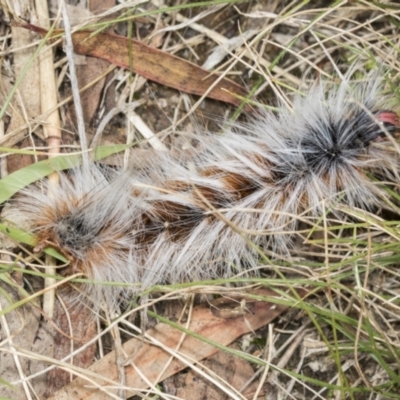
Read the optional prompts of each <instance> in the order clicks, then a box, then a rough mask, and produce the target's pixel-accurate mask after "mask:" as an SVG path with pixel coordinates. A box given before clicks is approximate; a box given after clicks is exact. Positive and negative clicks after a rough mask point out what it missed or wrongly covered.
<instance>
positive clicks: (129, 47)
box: [13, 22, 248, 106]
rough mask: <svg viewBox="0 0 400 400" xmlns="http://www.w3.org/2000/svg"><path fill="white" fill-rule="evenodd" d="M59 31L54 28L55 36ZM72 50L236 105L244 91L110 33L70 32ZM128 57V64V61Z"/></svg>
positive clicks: (176, 59)
mask: <svg viewBox="0 0 400 400" xmlns="http://www.w3.org/2000/svg"><path fill="white" fill-rule="evenodd" d="M13 25H14V26H15V25H17V26H20V27H23V28H27V29H30V30H32V31H35V32H38V33H40V34H42V35H44V34H46V33H47V31H46V30H44V29H42V28H40V27H37V26H35V25H31V24H19V23H16V22H14V23H13ZM61 33H62V31H60V30H57V31H54V33H53V35H57V36H59V35H60V34H61ZM72 41H73V44H74V51H75V52H76V53H78V54H83V55H86V56H92V57H97V58H101V59H103V60H107V61H109V62H110V63H113V64H116V65H118V66H120V67H123V68H126V69H130V68H132V71H133V72H135V73H137V74H139V75H142V76H144V77H145V78H146V79H150V80H152V81H154V82H157V83H160V84H162V85H166V86H169V87H172V88H174V89H177V90H181V91H183V92H186V93H192V94H196V95H198V96H203V95H204V94H206V93H207V95H206V96H207V97H210V98H212V99H215V100H220V101H224V102H226V103H230V104H233V105H236V106H239V105H240V104H241V102H242V100H241V99H240V98H239V97H245V96H246V95H247V94H248V93H247V90H246V89H245V88H244V87H242V86H240V85H238V84H237V83H235V82H233V81H231V80H230V79H227V78H220V77H219V76H217V75H216V74H213V73H211V72H209V71H207V70H205V69H203V68H201V67H199V66H198V65H196V64H193V63H191V62H189V61H186V60H183V59H181V58H179V57H176V56H174V55H172V54H169V53H166V52H164V51H162V50H159V49H156V48H154V47H150V46H147V45H145V44H144V43H142V42H140V41H138V40H135V39H132V40H129V39H128V38H126V37H124V36H120V35H115V34H111V33H104V32H103V33H99V34H96V35H94V34H93V32H90V31H78V32H75V33H73V34H72ZM130 60H132V63H130V62H129V61H130ZM210 88H211V89H210Z"/></svg>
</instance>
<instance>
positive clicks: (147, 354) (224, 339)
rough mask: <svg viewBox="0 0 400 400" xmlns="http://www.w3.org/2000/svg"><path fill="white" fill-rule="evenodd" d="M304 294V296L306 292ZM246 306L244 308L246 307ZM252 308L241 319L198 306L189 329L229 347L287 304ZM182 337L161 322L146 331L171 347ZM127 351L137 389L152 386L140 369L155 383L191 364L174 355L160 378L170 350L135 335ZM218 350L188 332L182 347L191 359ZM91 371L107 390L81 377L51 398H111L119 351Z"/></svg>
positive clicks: (129, 374)
mask: <svg viewBox="0 0 400 400" xmlns="http://www.w3.org/2000/svg"><path fill="white" fill-rule="evenodd" d="M254 294H257V295H261V296H277V294H276V293H274V292H273V291H271V290H268V289H262V290H259V291H257V292H255V293H254ZM301 295H304V293H302V294H301ZM246 308H247V307H244V309H246ZM249 308H250V309H251V312H250V313H246V314H244V315H239V316H238V317H237V318H229V319H224V318H218V317H217V316H215V315H214V314H213V313H212V312H211V310H210V308H209V307H205V306H199V307H196V308H195V309H194V310H193V313H192V319H191V323H190V326H189V330H190V331H191V332H194V333H195V334H197V335H201V336H202V337H204V338H207V339H208V340H210V341H213V342H215V343H218V344H220V345H223V346H228V345H229V344H230V343H232V342H234V341H235V340H236V339H237V338H239V337H240V336H242V335H244V334H245V333H248V332H252V331H254V330H257V329H259V328H261V327H263V326H264V325H266V324H268V323H269V322H271V321H272V320H273V319H275V318H276V317H277V316H278V315H280V314H281V313H282V312H284V311H285V310H286V309H287V307H285V306H282V305H278V304H273V303H267V302H264V301H254V300H251V301H250V307H249ZM181 337H182V332H181V331H180V330H178V329H176V328H174V327H172V326H170V325H167V324H164V323H159V324H158V325H156V326H155V327H154V328H152V329H150V330H148V331H147V332H146V334H145V338H151V339H153V340H155V341H156V342H159V343H161V344H162V345H163V346H166V347H167V348H169V349H175V348H176V347H177V346H178V343H179V341H180V340H181ZM123 350H124V352H125V353H126V354H127V355H128V358H127V363H126V367H125V374H126V386H127V387H130V388H134V389H135V390H136V391H137V390H141V389H146V388H148V384H147V383H146V382H145V381H144V380H142V379H141V377H140V375H139V374H138V373H137V369H139V370H140V371H141V374H142V375H143V376H145V377H146V378H147V380H148V381H149V382H151V383H152V384H154V385H155V384H157V383H158V382H160V381H163V380H164V379H166V378H167V377H170V376H172V375H174V374H176V373H177V372H179V371H181V370H183V369H185V368H187V366H188V363H189V364H190V362H189V361H188V363H183V362H182V361H180V360H178V359H177V358H174V359H173V360H172V362H171V363H170V364H169V366H168V368H167V369H166V371H164V373H163V374H162V376H161V377H160V378H159V379H158V377H159V374H160V373H161V371H163V368H164V366H165V365H166V363H167V362H168V361H169V359H170V358H171V355H170V353H169V352H167V351H165V350H163V348H161V347H160V346H158V345H155V344H150V343H148V342H144V341H143V340H141V339H140V338H134V339H131V340H129V341H128V342H126V343H125V344H124V345H123ZM218 350H219V349H218V348H217V347H215V346H213V345H211V344H208V343H205V342H204V341H202V340H199V339H196V338H195V337H193V336H188V335H187V336H186V337H185V339H184V341H183V343H182V345H181V346H180V348H179V354H181V355H183V356H188V357H189V358H190V359H191V360H196V361H198V360H202V359H204V358H207V357H210V356H211V355H213V354H215V353H216V352H217V351H218ZM134 366H135V367H134ZM89 371H90V372H91V373H95V374H97V375H98V376H99V379H96V380H95V381H96V384H98V385H99V386H102V387H103V388H104V392H102V391H99V390H96V388H94V387H93V383H90V384H88V383H87V382H86V380H85V379H82V378H77V379H75V380H74V381H73V382H72V383H71V384H69V385H67V386H66V387H64V388H63V389H61V390H60V391H58V392H57V393H55V395H54V396H53V397H52V398H51V399H53V400H55V399H57V400H64V399H65V400H66V399H69V400H71V399H74V400H78V399H85V400H94V399H96V400H101V399H108V398H110V397H109V395H107V394H106V393H105V392H106V390H107V391H108V392H109V393H110V392H111V389H105V388H106V387H107V386H108V387H109V386H110V380H113V381H115V385H116V386H118V366H117V364H116V357H115V353H114V352H111V353H109V354H107V355H106V356H105V357H103V358H102V359H101V360H99V361H98V362H96V363H95V364H93V365H92V366H91V367H90V368H89ZM100 377H104V378H106V379H107V380H108V381H103V380H102V379H100ZM114 393H115V392H114Z"/></svg>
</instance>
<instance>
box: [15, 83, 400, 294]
mask: <svg viewBox="0 0 400 400" xmlns="http://www.w3.org/2000/svg"><path fill="white" fill-rule="evenodd" d="M369 82H370V83H367V84H360V85H358V86H356V87H354V86H352V85H351V84H350V82H349V78H346V79H345V80H344V81H343V82H342V83H341V84H340V85H339V86H338V87H333V88H328V86H327V84H325V83H320V84H318V85H316V86H315V87H314V88H313V89H312V90H311V91H310V92H309V93H308V95H307V96H305V97H304V98H303V97H300V96H299V97H297V98H296V99H295V100H294V103H293V110H289V109H287V108H285V107H284V106H282V107H281V111H280V112H279V113H277V114H274V113H272V112H267V111H263V112H260V114H259V115H258V116H257V117H255V118H253V119H251V120H250V121H249V122H247V123H232V124H230V125H229V127H228V128H225V129H224V132H223V134H221V135H217V134H215V135H212V134H202V135H199V137H197V139H198V140H199V141H200V146H199V148H200V150H199V151H198V152H197V154H196V155H195V156H194V157H193V158H192V159H191V160H190V162H187V161H185V160H184V159H183V158H181V157H179V156H173V155H171V154H170V153H168V152H160V153H159V154H157V155H156V156H154V157H153V158H152V160H150V161H148V162H147V163H146V165H144V166H143V167H142V168H138V169H135V170H131V171H128V172H127V171H112V170H104V169H102V168H99V167H98V166H96V165H95V164H93V165H91V166H90V168H89V169H83V168H80V169H79V168H78V169H75V170H73V171H71V173H70V174H69V175H68V176H63V177H61V183H60V187H59V190H58V191H57V193H55V195H53V196H48V195H46V194H45V193H44V192H45V191H44V192H43V191H40V190H36V189H32V188H29V189H27V190H26V191H25V193H24V196H23V198H22V200H21V201H20V203H19V207H20V209H21V210H22V211H23V212H24V213H25V214H27V215H28V216H29V219H30V221H31V225H32V230H33V232H34V233H35V235H36V237H37V242H38V247H44V246H48V245H51V246H54V247H55V248H57V249H58V250H60V251H61V252H62V253H63V254H64V255H65V256H66V257H67V258H68V259H69V260H70V266H71V268H72V269H73V270H74V271H81V272H83V273H84V274H85V275H86V276H87V277H88V278H89V279H91V280H93V281H98V282H123V283H129V284H139V283H140V287H141V288H148V287H150V286H152V285H154V284H157V283H161V282H170V283H175V282H181V281H187V280H191V281H192V280H201V279H209V278H215V277H221V276H231V275H232V274H234V273H237V272H239V271H241V270H243V269H245V270H249V269H252V268H254V267H256V266H257V264H258V262H259V256H258V253H257V248H261V249H264V250H270V251H271V252H272V253H276V254H288V253H289V252H290V246H291V238H292V237H293V234H292V233H291V232H293V231H295V230H296V226H297V218H296V217H297V216H299V215H307V216H308V217H320V216H321V215H322V213H323V212H324V210H325V209H330V210H335V209H337V208H338V205H343V204H345V205H349V206H352V207H353V206H354V207H360V208H364V209H370V208H371V207H381V206H383V207H384V206H385V202H386V200H387V192H386V191H385V189H384V188H383V187H382V185H380V184H377V183H376V182H375V181H374V179H372V178H371V175H372V176H378V177H379V180H380V181H390V182H396V181H398V178H399V155H398V152H397V150H396V142H395V138H396V136H397V134H398V132H399V130H400V123H399V119H398V115H397V113H396V112H395V110H394V109H393V107H394V104H395V99H394V98H393V97H392V96H390V95H385V94H383V91H382V89H383V84H382V81H381V80H379V79H369ZM99 290H101V293H102V294H105V296H106V298H107V300H108V301H114V302H115V301H118V298H119V297H118V296H119V294H120V292H121V290H120V289H118V288H116V287H115V286H111V287H108V289H107V288H106V289H104V288H103V289H99Z"/></svg>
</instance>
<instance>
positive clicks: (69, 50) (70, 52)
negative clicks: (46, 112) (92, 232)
mask: <svg viewBox="0 0 400 400" xmlns="http://www.w3.org/2000/svg"><path fill="white" fill-rule="evenodd" d="M61 9H62V17H63V21H64V29H65V42H66V45H65V53H66V54H67V59H68V64H69V65H68V67H69V75H70V78H71V87H72V96H73V99H74V105H75V113H76V119H77V125H78V134H79V141H80V144H81V149H82V165H83V168H84V169H86V170H88V169H89V158H88V153H87V140H86V132H85V122H84V118H83V110H82V104H81V98H80V95H79V86H78V78H77V76H76V69H75V63H74V45H73V43H72V36H71V25H70V23H69V18H68V13H67V7H66V5H65V0H62V1H61Z"/></svg>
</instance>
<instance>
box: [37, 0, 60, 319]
mask: <svg viewBox="0 0 400 400" xmlns="http://www.w3.org/2000/svg"><path fill="white" fill-rule="evenodd" d="M35 7H36V12H37V15H38V19H39V25H40V26H41V27H43V28H45V29H49V28H50V20H49V9H48V6H47V1H46V0H36V1H35ZM39 75H40V103H41V109H42V113H45V112H46V111H47V110H49V109H50V108H52V107H54V106H56V105H57V103H58V100H57V85H56V80H55V76H54V64H53V52H52V49H51V48H50V47H47V48H44V49H43V51H42V52H41V54H40V55H39ZM43 133H44V136H45V138H46V139H47V144H48V146H49V151H48V155H49V158H51V157H55V156H57V155H58V154H59V153H60V143H61V122H60V117H59V114H58V109H57V108H56V109H55V110H54V111H53V112H52V113H51V114H49V115H48V116H47V118H46V120H45V121H44V124H43ZM58 185H59V176H58V173H53V174H51V175H50V176H49V193H48V196H53V195H54V192H55V191H56V190H57V188H58ZM53 263H54V260H53V259H52V257H50V256H47V258H46V264H47V265H51V264H53ZM47 273H48V274H50V275H54V274H55V269H54V268H51V267H49V268H48V270H47ZM54 283H55V280H54V278H46V279H45V286H46V287H50V286H52V285H54ZM54 296H55V291H54V290H49V291H47V292H45V294H44V296H43V309H44V311H45V313H46V314H47V315H48V316H49V317H50V318H51V317H52V316H53V313H54Z"/></svg>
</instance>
